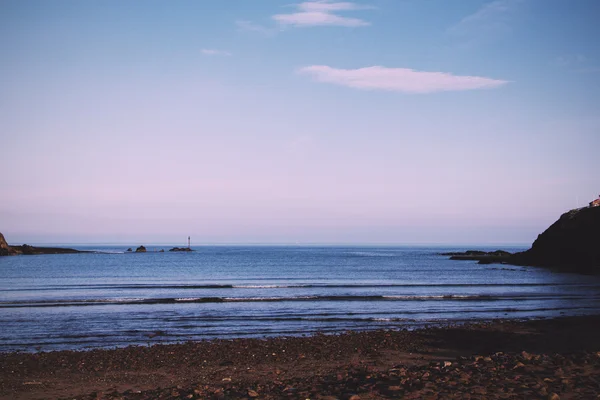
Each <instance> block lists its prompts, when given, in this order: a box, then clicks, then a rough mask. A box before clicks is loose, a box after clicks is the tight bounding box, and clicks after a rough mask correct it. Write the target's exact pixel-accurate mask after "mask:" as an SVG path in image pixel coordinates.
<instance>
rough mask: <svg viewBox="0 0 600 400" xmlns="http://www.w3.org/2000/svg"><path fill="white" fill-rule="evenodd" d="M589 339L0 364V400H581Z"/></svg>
mask: <svg viewBox="0 0 600 400" xmlns="http://www.w3.org/2000/svg"><path fill="white" fill-rule="evenodd" d="M598 327H600V316H598V315H596V316H578V317H559V318H554V319H535V320H527V321H515V320H493V321H478V322H468V323H466V324H460V325H449V326H442V327H428V328H423V329H417V330H412V331H408V330H399V329H396V330H376V331H364V332H346V333H341V334H331V335H330V334H327V335H326V334H315V335H311V336H305V337H272V338H266V339H245V338H239V339H215V340H204V341H198V342H186V343H180V344H156V345H152V346H128V347H123V348H115V349H108V350H107V349H95V350H85V351H72V350H62V351H51V352H39V353H23V352H12V353H0V378H1V379H0V398H1V399H8V398H24V399H35V398H49V397H50V398H62V397H69V398H82V399H92V398H125V399H144V398H244V397H246V398H248V397H249V398H253V397H257V398H282V397H283V398H303V399H305V398H311V399H312V398H319V396H321V398H329V399H333V398H340V399H349V398H351V396H353V395H355V396H359V398H360V399H371V398H373V399H374V398H390V397H391V398H393V397H401V396H405V397H406V398H419V397H423V396H427V395H428V394H429V395H431V394H432V393H438V394H443V393H446V398H452V396H454V395H455V396H456V397H458V398H463V397H464V395H466V394H468V393H471V395H473V394H475V396H474V398H496V397H498V398H502V396H501V395H505V396H508V397H510V396H511V395H512V396H513V397H514V396H517V397H520V398H523V397H527V398H548V396H550V395H551V394H552V393H555V394H557V395H558V396H560V398H569V396H574V397H576V398H581V397H588V396H590V395H591V394H594V395H596V394H599V393H600V383H599V382H598V381H597V380H596V379H595V378H594V376H598V375H599V374H600V338H599V337H598V336H597V328H598ZM559 375H561V376H559ZM475 377H477V379H475ZM499 388H504V389H506V390H508V392H506V391H504V392H503V391H502V390H499ZM504 389H503V390H504ZM511 390H512V391H511ZM430 392H431V393H430ZM461 393H462V395H461ZM477 393H480V394H479V395H477ZM255 395H256V396H255ZM323 396H332V397H323ZM442 397H443V396H442ZM434 398H436V397H434ZM357 399H358V398H355V399H354V400H357Z"/></svg>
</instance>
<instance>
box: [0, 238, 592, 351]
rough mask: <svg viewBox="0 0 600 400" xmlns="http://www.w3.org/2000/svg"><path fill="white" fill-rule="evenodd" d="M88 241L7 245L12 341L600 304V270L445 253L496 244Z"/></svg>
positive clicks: (135, 336) (189, 335)
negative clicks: (50, 250)
mask: <svg viewBox="0 0 600 400" xmlns="http://www.w3.org/2000/svg"><path fill="white" fill-rule="evenodd" d="M75 248H78V249H80V250H89V251H92V252H91V253H82V254H62V255H37V256H15V257H0V352H11V351H25V352H37V351H52V350H87V349H94V348H115V347H123V346H128V345H152V344H156V343H177V342H186V341H190V340H204V339H215V338H218V339H232V338H243V337H255V338H264V337H272V336H299V335H311V334H316V333H324V334H329V333H339V332H344V331H348V330H353V331H364V330H373V329H415V328H419V327H424V326H431V325H447V324H461V323H465V322H469V321H489V320H495V319H535V318H553V317H558V316H573V315H589V314H600V277H593V276H584V275H577V274H565V273H555V272H552V271H549V270H546V269H542V268H534V267H517V266H510V265H499V264H491V265H479V264H477V263H476V262H473V261H452V260H449V258H448V257H447V256H443V255H441V254H440V253H443V252H448V251H458V250H467V249H476V250H497V249H496V248H485V247H483V248H482V247H474V246H471V247H461V248H456V247H425V246H419V247H410V246H398V247H388V246H386V247H381V246H364V247H360V246H351V247H348V246H346V247H344V246H321V247H314V246H198V247H194V248H193V249H194V250H195V251H193V252H181V253H179V252H169V251H168V249H169V248H170V247H169V246H158V245H157V246H147V248H148V250H149V252H147V253H130V252H127V251H126V249H127V248H126V247H122V246H75ZM134 249H135V248H134ZM159 249H165V250H166V251H165V252H164V253H161V252H154V251H153V250H159ZM504 249H505V250H508V251H520V250H524V249H525V248H520V247H504Z"/></svg>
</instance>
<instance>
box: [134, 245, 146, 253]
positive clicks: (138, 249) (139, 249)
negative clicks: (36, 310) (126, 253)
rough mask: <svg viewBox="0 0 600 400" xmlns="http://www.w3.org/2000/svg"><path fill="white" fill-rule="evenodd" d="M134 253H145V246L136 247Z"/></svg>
mask: <svg viewBox="0 0 600 400" xmlns="http://www.w3.org/2000/svg"><path fill="white" fill-rule="evenodd" d="M135 252H136V253H145V252H146V248H145V247H144V246H140V247H138V248H137V249H135Z"/></svg>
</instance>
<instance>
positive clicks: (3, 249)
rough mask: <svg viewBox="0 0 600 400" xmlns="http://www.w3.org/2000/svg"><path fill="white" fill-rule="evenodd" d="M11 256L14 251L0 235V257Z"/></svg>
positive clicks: (0, 234)
mask: <svg viewBox="0 0 600 400" xmlns="http://www.w3.org/2000/svg"><path fill="white" fill-rule="evenodd" d="M13 254H16V251H15V250H14V249H13V248H11V247H10V246H9V245H8V243H6V239H4V235H3V234H2V233H0V256H10V255H13Z"/></svg>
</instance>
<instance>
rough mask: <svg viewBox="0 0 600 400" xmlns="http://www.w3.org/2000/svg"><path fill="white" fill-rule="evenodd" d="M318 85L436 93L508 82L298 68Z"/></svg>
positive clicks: (386, 71)
mask: <svg viewBox="0 0 600 400" xmlns="http://www.w3.org/2000/svg"><path fill="white" fill-rule="evenodd" d="M298 72H299V73H301V74H307V75H310V76H311V77H312V78H313V79H314V80H316V81H318V82H325V83H332V84H336V85H341V86H347V87H351V88H355V89H365V90H386V91H394V92H404V93H433V92H444V91H459V90H473V89H490V88H496V87H500V86H503V85H505V84H507V83H508V81H505V80H500V79H491V78H485V77H481V76H458V75H452V74H450V73H447V72H425V71H415V70H413V69H409V68H386V67H379V66H374V67H367V68H358V69H338V68H332V67H329V66H326V65H312V66H308V67H303V68H300V69H298Z"/></svg>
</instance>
